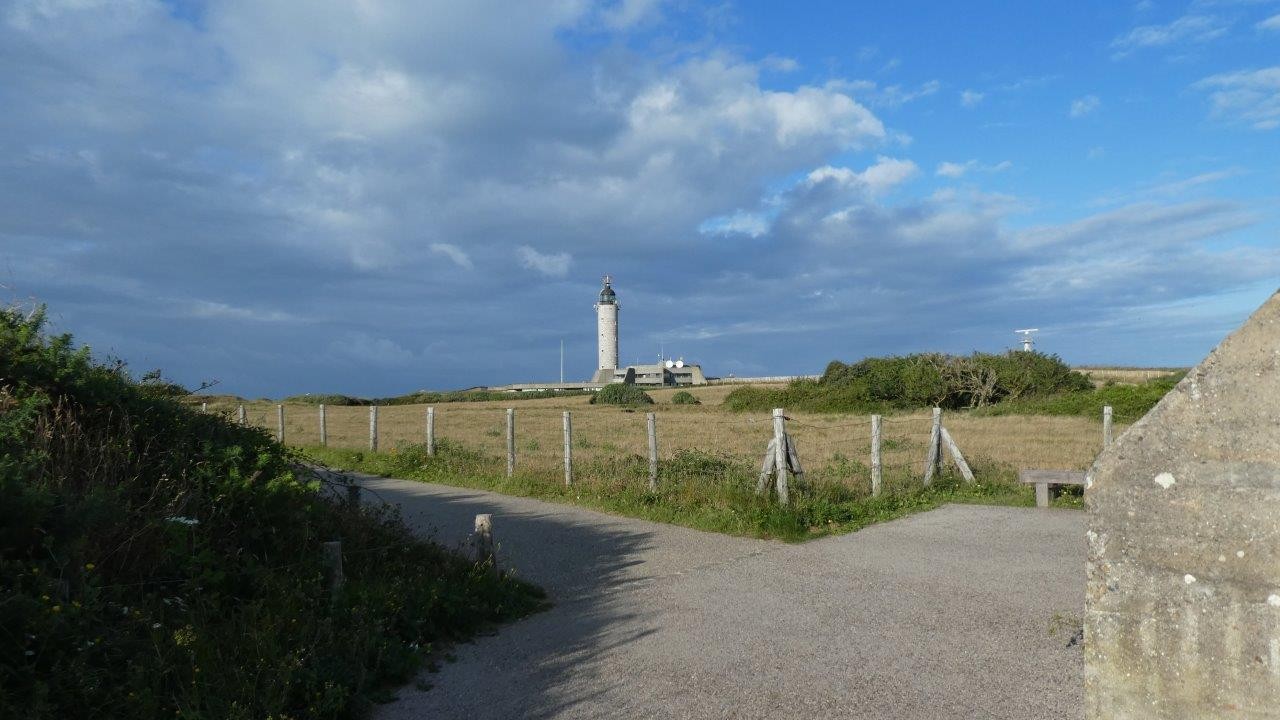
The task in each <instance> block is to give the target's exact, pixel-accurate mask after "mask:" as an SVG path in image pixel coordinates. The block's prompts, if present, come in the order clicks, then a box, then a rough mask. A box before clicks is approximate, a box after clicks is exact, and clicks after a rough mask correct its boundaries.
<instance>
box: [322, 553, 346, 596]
mask: <svg viewBox="0 0 1280 720" xmlns="http://www.w3.org/2000/svg"><path fill="white" fill-rule="evenodd" d="M324 561H325V564H326V565H328V566H329V592H330V594H332V596H333V598H332V599H333V601H334V602H337V601H338V592H339V591H341V590H342V583H343V581H344V580H346V577H345V576H344V575H343V573H342V541H341V540H334V541H333V542H327V543H325V544H324Z"/></svg>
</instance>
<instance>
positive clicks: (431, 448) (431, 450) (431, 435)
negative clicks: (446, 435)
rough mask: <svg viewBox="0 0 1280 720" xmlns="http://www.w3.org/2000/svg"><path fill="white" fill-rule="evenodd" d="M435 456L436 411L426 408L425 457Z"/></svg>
mask: <svg viewBox="0 0 1280 720" xmlns="http://www.w3.org/2000/svg"><path fill="white" fill-rule="evenodd" d="M435 454H436V409H435V408H433V407H429V408H427V455H435Z"/></svg>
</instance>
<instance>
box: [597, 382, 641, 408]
mask: <svg viewBox="0 0 1280 720" xmlns="http://www.w3.org/2000/svg"><path fill="white" fill-rule="evenodd" d="M591 404H592V405H652V404H653V398H651V397H649V393H647V392H645V391H644V390H641V389H640V388H639V387H638V386H636V385H632V384H631V383H609V384H608V385H605V386H604V387H602V388H600V391H599V392H597V393H596V394H594V395H592V396H591Z"/></svg>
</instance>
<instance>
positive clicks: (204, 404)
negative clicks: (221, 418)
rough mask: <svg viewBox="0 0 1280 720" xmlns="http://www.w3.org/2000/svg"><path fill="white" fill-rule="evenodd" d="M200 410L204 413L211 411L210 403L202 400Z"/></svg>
mask: <svg viewBox="0 0 1280 720" xmlns="http://www.w3.org/2000/svg"><path fill="white" fill-rule="evenodd" d="M200 412H202V413H207V412H209V403H207V402H202V403H200Z"/></svg>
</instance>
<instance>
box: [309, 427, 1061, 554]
mask: <svg viewBox="0 0 1280 720" xmlns="http://www.w3.org/2000/svg"><path fill="white" fill-rule="evenodd" d="M303 452H304V454H306V455H307V456H308V457H309V458H311V459H312V460H314V461H316V462H318V463H321V464H324V465H328V466H329V467H333V468H340V469H343V470H353V471H358V472H363V473H368V474H371V475H381V476H385V477H395V478H402V479H410V480H421V481H424V482H433V483H440V484H444V485H453V486H458V487H468V488H476V489H482V490H492V491H494V492H499V493H504V494H507V495H517V496H523V497H533V498H538V499H541V500H548V501H551V502H559V503H566V504H570V505H579V506H582V507H587V508H592V509H595V510H602V511H604V512H609V513H614V514H618V515H625V516H629V517H636V518H642V519H645V520H652V521H656V522H664V523H670V524H674V525H684V526H686V527H692V528H697V529H700V530H708V531H713V532H721V533H727V534H731V535H743V536H751V537H763V538H778V539H781V540H786V541H802V540H807V539H811V538H816V537H821V536H824V535H830V534H837V533H845V532H850V531H853V530H857V529H859V528H862V527H866V526H867V525H871V524H873V523H877V522H883V521H885V520H892V519H894V518H899V517H903V516H905V515H908V514H911V513H914V512H920V511H923V510H930V509H933V508H936V507H939V506H941V505H943V504H946V503H975V504H990V505H1015V506H1031V505H1034V504H1035V500H1034V493H1033V491H1032V490H1031V489H1030V488H1028V487H1023V486H1021V485H1019V484H1018V483H1017V480H1016V473H1014V472H1013V471H1012V470H1011V469H1008V468H1001V467H995V466H992V467H983V466H979V467H978V468H976V471H977V472H978V473H979V482H976V483H974V484H966V483H964V482H963V481H962V480H961V479H960V478H959V477H958V476H956V475H953V474H951V473H944V474H943V475H942V477H941V478H938V479H936V480H935V482H934V483H933V485H932V486H931V487H929V488H923V487H920V480H919V478H916V477H911V476H909V475H905V474H899V475H894V474H890V475H887V476H886V478H885V486H886V491H885V492H884V493H883V494H882V495H881V496H880V497H877V498H872V497H870V495H869V493H868V492H867V491H866V490H865V480H866V477H867V473H868V471H867V469H866V468H865V467H864V466H861V464H860V463H855V462H846V463H836V464H835V465H833V466H831V467H828V468H823V469H822V470H821V471H820V472H815V473H813V477H812V478H810V479H807V480H802V481H799V482H797V483H794V484H793V486H792V489H791V503H790V505H788V506H785V507H784V506H782V505H780V504H779V503H777V501H776V500H774V499H772V498H766V497H758V496H757V495H756V494H755V486H756V478H757V476H756V471H755V470H754V469H753V468H751V467H749V466H747V465H745V464H742V463H740V462H738V461H736V460H734V459H731V458H727V457H721V456H717V455H714V454H710V453H704V452H697V451H682V452H680V453H678V454H677V455H675V456H674V457H672V458H668V459H663V460H661V461H659V486H658V490H657V492H649V491H648V461H647V460H646V459H645V458H642V457H639V456H629V457H627V456H620V457H618V458H615V459H613V460H609V461H597V462H593V463H578V464H576V465H575V468H574V469H575V476H576V477H575V483H574V485H572V486H570V487H566V486H565V485H564V481H563V477H562V476H561V475H559V474H554V473H548V472H531V471H527V470H524V469H520V468H517V472H516V473H515V475H514V476H513V477H510V478H508V477H506V473H505V460H503V459H500V458H496V457H487V456H485V455H483V454H481V453H478V452H475V451H473V450H470V449H467V448H464V447H461V446H459V445H457V444H455V443H450V442H443V443H440V444H439V446H438V448H437V454H436V455H435V456H428V455H427V454H426V451H425V448H424V447H423V446H420V445H408V446H403V447H400V448H397V449H395V450H393V451H390V452H366V451H356V450H341V449H336V448H322V447H310V448H305V449H304V450H303ZM1056 504H1057V505H1059V506H1064V507H1070V506H1073V505H1075V506H1078V505H1079V503H1078V499H1077V500H1075V501H1073V500H1072V499H1071V497H1070V496H1066V497H1064V498H1062V499H1060V500H1059V501H1057V503H1056Z"/></svg>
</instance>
